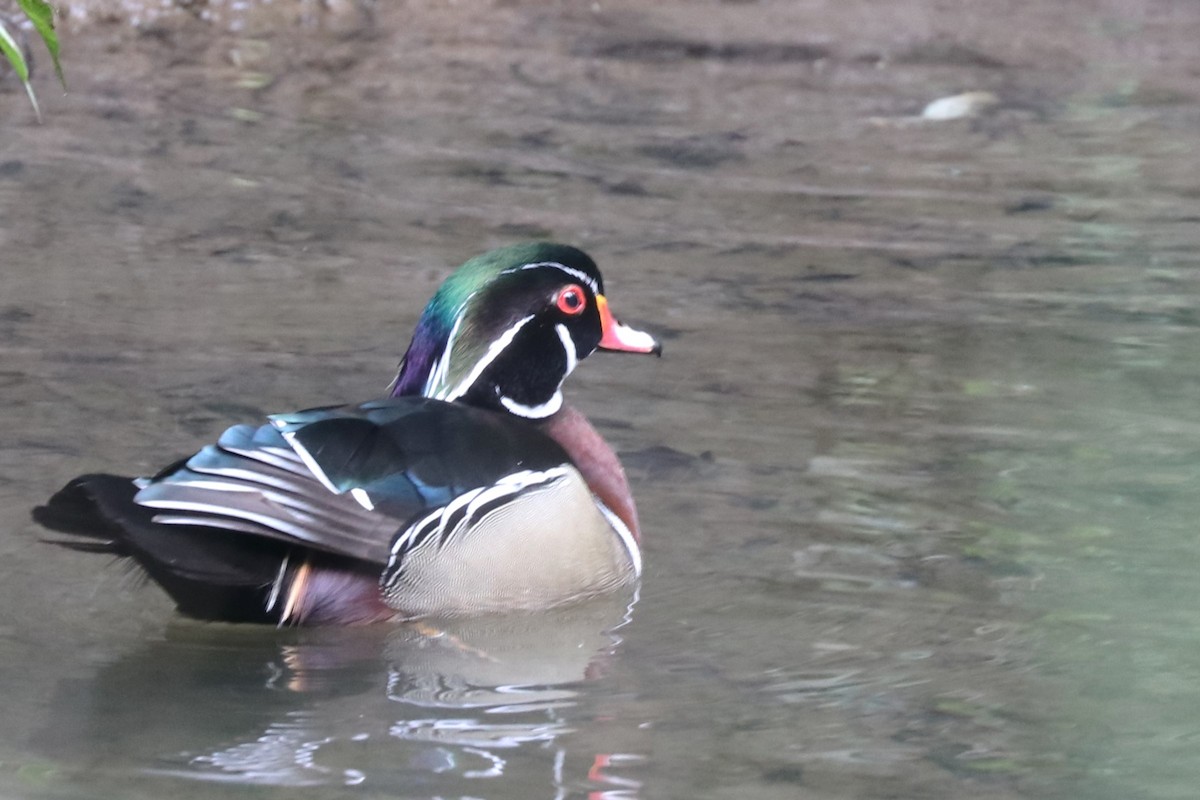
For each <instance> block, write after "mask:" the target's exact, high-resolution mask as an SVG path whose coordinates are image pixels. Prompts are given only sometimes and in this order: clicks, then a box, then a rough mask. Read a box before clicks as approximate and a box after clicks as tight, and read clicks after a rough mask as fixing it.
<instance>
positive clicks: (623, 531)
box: [592, 496, 642, 577]
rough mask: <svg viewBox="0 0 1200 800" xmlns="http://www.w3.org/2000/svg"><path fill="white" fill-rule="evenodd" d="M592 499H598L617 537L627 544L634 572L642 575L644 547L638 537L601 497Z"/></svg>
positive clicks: (626, 547) (598, 506)
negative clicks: (638, 541)
mask: <svg viewBox="0 0 1200 800" xmlns="http://www.w3.org/2000/svg"><path fill="white" fill-rule="evenodd" d="M592 499H593V500H595V501H596V507H597V508H599V509H600V513H601V514H603V515H604V518H605V519H607V520H608V524H609V525H612V528H613V530H614V531H616V532H617V537H618V538H619V539H620V540H621V544H623V545H625V550H626V551H628V553H629V560H630V561H632V562H633V574H634V575H636V576H638V577H641V575H642V549H641V548H640V547H638V543H637V539H635V538H633V533H632V532H631V531H630V530H629V527H628V526H627V525H626V524H625V523H624V522H623V521H622V520H621V518H620V517H618V516H617V515H616V513H615V512H613V510H612V509H610V508H609V507H608V506H606V505H604V503H602V502H600V498H598V497H595V496H593V497H592Z"/></svg>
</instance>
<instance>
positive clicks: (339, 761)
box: [51, 597, 637, 797]
mask: <svg viewBox="0 0 1200 800" xmlns="http://www.w3.org/2000/svg"><path fill="white" fill-rule="evenodd" d="M632 605H633V604H632V602H631V600H630V598H628V597H626V598H615V599H605V600H602V601H597V602H592V603H588V604H585V605H580V606H576V607H572V608H569V609H562V610H559V611H555V612H547V613H539V614H522V615H512V616H495V617H487V618H481V619H472V620H456V621H426V622H420V623H410V624H407V625H402V626H390V627H388V626H374V627H372V628H364V629H340V630H332V629H331V630H320V629H314V630H310V631H281V632H278V633H276V634H269V633H264V632H262V631H258V632H257V634H256V633H255V632H247V630H246V629H241V628H235V627H220V626H215V627H214V626H199V625H190V624H180V625H177V626H175V627H174V628H173V629H172V631H171V632H170V635H169V636H168V637H167V638H166V639H165V640H163V641H158V642H154V643H150V644H147V645H146V646H144V647H143V648H142V649H140V650H138V651H137V652H135V653H131V654H129V655H127V656H125V657H123V658H121V659H120V660H119V661H117V662H116V663H113V664H110V665H108V666H106V667H104V668H102V669H101V671H100V673H99V674H98V675H96V676H95V677H94V678H93V679H91V680H90V681H88V682H86V683H87V684H90V685H84V686H80V685H79V683H80V682H76V683H75V685H73V686H72V687H71V688H70V689H65V690H64V692H63V693H62V694H63V696H62V697H60V703H59V704H56V705H69V706H70V707H71V710H70V712H69V713H72V714H73V715H75V716H79V715H80V713H81V712H84V711H86V713H85V714H84V723H85V724H84V725H83V726H82V727H81V728H76V730H78V731H79V732H80V734H82V733H83V731H88V732H90V733H89V734H87V736H88V739H89V741H88V742H86V743H84V742H80V741H74V742H70V745H71V746H72V747H84V748H86V750H88V751H89V754H90V755H91V756H92V757H94V758H99V759H103V760H104V762H105V763H106V765H108V766H109V767H110V768H111V767H112V766H113V765H114V763H115V764H121V763H127V762H129V761H131V760H132V762H133V763H131V764H129V766H130V767H131V768H132V769H135V770H138V771H140V772H142V773H143V774H144V773H147V772H149V773H151V774H154V775H160V776H162V775H169V776H175V777H186V778H192V779H200V780H209V781H219V782H232V783H250V784H270V785H281V786H303V785H314V784H318V785H319V784H330V783H338V784H358V783H364V782H370V783H371V784H372V785H378V786H380V787H381V788H382V787H387V786H390V785H392V784H393V783H396V784H399V783H401V782H402V783H403V785H404V786H405V787H406V791H411V790H413V789H414V788H418V787H419V786H423V787H424V788H425V789H427V790H428V792H429V793H430V794H435V795H450V794H471V793H472V792H474V793H476V794H478V791H479V789H480V786H479V784H478V783H477V781H478V780H479V779H486V778H501V777H509V778H512V779H513V780H515V781H517V782H518V784H519V785H520V786H522V787H533V786H536V785H538V784H540V785H541V789H540V790H535V791H537V796H547V797H564V796H566V795H567V794H568V793H569V791H571V790H572V787H574V789H575V790H578V789H584V788H586V789H588V790H590V791H592V792H593V793H595V792H596V791H597V790H602V789H604V788H605V787H607V788H612V789H617V792H616V793H608V792H603V791H601V793H600V794H598V795H596V794H594V795H593V796H600V797H633V796H636V791H635V790H636V785H635V784H632V782H631V781H630V780H629V779H628V778H620V777H618V776H612V775H611V774H610V773H611V772H612V771H613V768H614V765H617V764H620V765H628V764H629V763H630V761H631V760H634V761H636V760H637V757H636V756H631V755H628V754H615V753H611V752H607V753H595V752H583V751H587V750H595V749H597V744H598V742H597V740H596V737H595V736H593V735H587V736H585V739H587V740H588V741H589V743H588V744H587V745H579V746H578V748H576V749H580V750H581V751H580V752H573V747H572V740H573V737H571V736H569V735H568V734H572V733H575V732H576V731H577V730H578V729H579V728H580V727H583V726H586V725H588V724H589V721H590V720H592V719H594V718H595V716H596V714H595V713H593V712H592V711H589V710H588V708H590V707H591V706H592V705H593V704H596V705H598V706H600V707H602V706H603V705H604V699H603V697H602V696H601V695H602V694H603V693H604V692H605V691H606V690H605V689H604V688H603V681H600V682H597V679H599V678H602V677H603V676H604V675H605V674H606V673H607V672H608V670H609V668H610V667H611V666H612V664H613V659H614V658H615V656H616V652H617V649H618V646H619V645H620V642H621V639H620V636H619V633H618V631H619V629H620V628H622V627H623V626H624V625H626V624H627V623H628V621H629V615H630V611H631V609H632ZM151 687H153V688H151ZM82 695H86V697H84V698H82V702H81V696H82ZM580 706H582V708H580ZM55 717H58V718H59V719H57V721H56V723H55V728H56V731H57V732H56V733H54V734H52V735H51V738H53V739H55V740H57V741H56V749H57V750H58V751H59V753H60V755H61V753H62V745H64V744H66V743H67V742H66V741H65V740H64V738H65V737H64V735H63V733H62V730H61V728H60V727H59V726H60V725H61V723H62V720H61V717H60V714H59V713H56V714H55ZM610 727H611V726H610ZM148 730H154V731H158V732H159V735H157V736H152V737H151V738H150V739H148V740H143V738H142V737H144V736H147V731H148ZM66 738H69V737H66ZM603 738H604V737H601V739H603ZM120 742H124V743H125V744H126V746H125V747H122V746H121V744H119V743H120ZM147 747H149V748H150V749H151V751H152V752H146V749H147ZM605 749H612V750H615V749H625V747H624V746H622V747H621V748H617V747H612V748H605ZM139 762H140V764H139ZM570 773H573V774H570ZM514 776H515V777H514ZM414 781H415V783H414ZM460 781H465V782H470V783H473V784H474V788H473V789H472V788H471V787H469V786H467V785H465V784H464V785H459V782H460ZM547 781H548V782H549V786H547ZM496 788H497V789H499V788H500V787H499V786H497V787H496ZM547 789H549V790H550V791H547ZM527 791H529V789H528V788H523V789H522V790H521V791H518V792H516V793H511V796H514V797H515V796H532V795H528V794H522V793H523V792H527ZM501 796H510V793H507V792H501Z"/></svg>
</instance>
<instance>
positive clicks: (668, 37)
mask: <svg viewBox="0 0 1200 800" xmlns="http://www.w3.org/2000/svg"><path fill="white" fill-rule="evenodd" d="M463 5H472V4H463ZM385 6H386V7H385ZM880 6H881V4H878V3H870V2H843V3H838V4H836V6H833V7H826V5H825V4H823V3H818V2H791V1H789V2H783V1H782V0H781V1H780V2H761V3H734V2H730V3H716V4H708V3H705V4H699V3H692V4H687V3H678V2H669V3H659V4H655V5H654V7H653V10H648V9H646V8H642V7H641V6H640V5H638V4H633V3H624V2H614V3H602V4H598V5H596V6H591V7H589V6H587V5H584V4H560V5H555V6H546V5H545V4H538V3H524V2H511V3H501V4H496V7H493V8H488V9H486V10H480V9H478V8H477V7H472V8H470V9H467V8H458V7H457V6H455V7H443V4H440V3H431V4H428V5H420V4H412V5H404V6H403V7H393V6H391V5H390V4H380V7H379V8H377V9H375V15H374V16H371V17H368V16H364V15H363V12H361V11H359V10H357V9H348V10H347V9H342V10H339V11H337V12H336V13H324V14H322V13H316V12H313V11H312V8H311V7H310V4H298V5H296V6H289V5H287V4H282V5H279V4H276V5H275V6H272V10H270V11H269V12H264V13H263V14H261V15H258V16H255V15H253V14H251V15H249V16H246V17H238V18H236V19H235V20H234V21H233V22H232V23H230V22H229V21H226V22H225V23H224V24H228V26H229V27H231V28H234V29H236V30H235V31H234V32H222V31H223V30H226V29H224V28H219V27H210V26H209V25H208V24H207V23H205V22H202V21H197V20H194V19H192V18H191V17H189V16H188V15H186V14H179V15H174V16H172V15H167V16H165V17H162V18H160V19H159V20H158V21H156V22H152V23H146V24H144V26H143V27H142V28H141V30H140V31H139V32H133V31H131V30H130V29H129V27H128V25H127V24H125V22H124V21H122V20H119V19H118V20H117V21H115V22H107V23H105V22H95V21H93V22H92V23H90V25H91V27H85V28H82V29H79V30H76V31H75V32H73V33H71V34H70V35H69V36H68V37H67V40H66V43H65V52H66V53H67V63H66V67H67V72H68V76H69V78H70V81H71V93H70V94H69V95H67V96H60V95H58V94H57V93H56V92H55V91H54V87H53V85H52V84H51V82H50V77H49V76H48V75H45V74H43V75H42V76H41V78H40V79H39V83H38V87H39V91H40V93H41V96H42V101H43V109H44V110H45V112H46V116H47V122H46V124H45V125H42V126H40V127H39V126H37V125H35V124H34V123H33V121H32V118H31V117H32V115H31V114H30V113H29V112H28V111H27V108H26V107H25V106H24V105H22V104H23V103H24V102H25V101H24V98H23V97H22V95H21V94H20V93H19V92H18V90H16V88H15V87H12V86H9V85H5V86H4V89H5V91H4V93H3V94H0V110H2V112H3V117H0V260H2V266H0V270H2V272H0V280H2V281H3V283H2V286H0V387H2V391H3V397H4V401H5V411H4V413H3V414H2V415H0V441H3V442H4V448H3V449H2V450H0V532H2V533H0V554H2V555H3V558H4V560H3V562H2V563H3V565H4V566H3V567H0V570H2V573H0V574H2V576H3V579H2V580H0V603H2V604H3V605H4V607H5V608H6V609H8V613H7V614H6V616H5V621H4V622H3V623H0V653H2V654H3V657H2V658H0V686H3V687H4V697H5V700H6V704H5V705H6V712H5V714H4V715H2V716H0V793H2V794H4V795H6V796H22V797H63V798H68V797H71V798H74V797H112V796H123V797H161V796H163V795H164V794H165V793H168V792H169V793H171V794H172V795H173V796H176V797H180V798H184V797H208V796H213V795H215V794H217V793H224V792H227V791H229V784H236V785H238V787H239V790H240V793H241V794H243V795H244V796H253V797H259V796H263V797H267V796H271V797H273V796H283V795H284V794H285V793H286V794H287V795H288V796H293V795H295V793H296V792H297V791H300V792H301V793H304V794H310V795H311V796H320V797H343V796H345V797H350V796H355V797H357V796H364V795H365V796H371V797H375V796H378V797H384V796H387V797H413V798H421V797H424V798H433V797H488V798H497V799H499V800H503V799H504V798H532V797H547V798H555V797H585V796H586V797H596V798H621V797H626V798H629V797H642V798H655V797H670V798H682V797H687V798H707V797H714V798H718V797H736V798H739V799H742V798H751V799H757V798H794V797H805V798H809V797H811V798H874V797H880V798H882V797H922V798H943V797H944V798H958V797H967V796H969V797H981V798H1020V797H1051V796H1053V797H1080V798H1085V797H1086V798H1107V797H1112V798H1143V797H1144V798H1173V797H1192V796H1194V794H1195V788H1194V787H1195V786H1196V785H1197V783H1198V782H1200V774H1198V773H1200V762H1197V760H1196V759H1195V758H1194V757H1193V752H1194V747H1195V743H1196V741H1197V738H1198V737H1200V691H1198V690H1197V688H1196V687H1197V686H1198V685H1200V681H1197V680H1196V678H1197V674H1196V673H1197V671H1198V667H1197V664H1200V641H1198V639H1200V637H1198V635H1197V633H1196V630H1195V628H1194V625H1193V624H1192V623H1189V620H1191V619H1192V618H1193V617H1194V609H1195V608H1196V605H1197V600H1198V599H1200V597H1198V590H1197V588H1196V582H1195V580H1194V578H1193V572H1194V567H1193V565H1194V564H1195V562H1196V560H1197V558H1198V557H1200V540H1198V539H1197V537H1196V535H1195V520H1196V519H1197V517H1198V515H1200V501H1198V500H1197V499H1196V497H1197V496H1196V493H1195V492H1194V491H1192V486H1194V485H1195V483H1196V482H1197V480H1200V411H1198V410H1197V406H1196V402H1195V396H1196V391H1195V388H1196V386H1197V384H1200V367H1198V366H1197V363H1200V361H1198V359H1197V358H1196V357H1195V356H1196V354H1197V351H1198V350H1200V345H1198V344H1197V327H1198V325H1200V316H1198V315H1197V312H1196V298H1197V295H1198V294H1200V272H1198V270H1197V268H1198V267H1200V262H1198V260H1197V255H1196V252H1197V244H1198V242H1200V225H1198V224H1197V223H1198V222H1200V207H1198V205H1197V189H1196V179H1197V177H1198V176H1200V156H1198V155H1197V154H1198V153H1200V147H1198V146H1197V145H1200V141H1198V140H1200V134H1198V133H1197V131H1200V94H1198V93H1197V90H1196V85H1195V76H1196V75H1197V74H1200V52H1198V51H1197V50H1196V48H1195V46H1194V43H1195V41H1197V39H1198V38H1200V7H1193V6H1192V5H1191V4H1182V3H1181V4H1159V3H1153V2H1145V3H1138V2H1120V1H1119V0H1110V2H1105V3H1100V4H1095V3H1084V2H1082V1H1080V2H1061V3H1055V4H1045V3H1033V2H1011V3H993V4H971V5H970V7H969V8H965V9H963V10H961V11H953V10H948V9H947V8H946V7H944V4H933V3H919V2H913V1H909V2H898V3H891V4H886V7H885V8H881V7H880ZM296 9H300V11H303V12H304V13H300V11H296ZM44 72H45V70H43V73H44ZM967 90H986V91H990V92H993V93H994V94H995V95H996V96H997V97H998V98H999V100H1000V104H999V106H997V107H995V108H993V109H991V110H990V111H989V112H988V113H986V114H984V115H983V116H981V117H978V118H974V119H967V120H959V121H952V122H940V123H923V122H919V121H916V120H914V119H913V118H912V117H913V115H916V114H918V113H919V112H920V110H921V109H922V107H923V106H924V105H925V104H926V103H928V102H929V101H931V100H934V99H936V98H938V97H942V96H946V95H950V94H954V93H957V92H961V91H967ZM545 237H549V238H554V239H559V240H563V241H568V242H572V243H575V244H578V245H581V246H583V247H584V248H585V249H587V250H588V251H589V252H591V253H592V255H594V256H595V257H596V258H597V260H598V261H599V263H600V265H601V267H602V269H604V272H605V277H606V281H607V283H608V284H609V292H608V294H609V296H610V299H611V301H612V303H613V305H614V309H615V310H616V311H617V313H618V314H620V315H621V316H622V317H623V318H624V319H626V320H628V321H630V322H636V323H638V324H644V325H645V326H646V327H649V328H651V329H653V330H656V331H658V332H659V333H661V334H662V336H663V338H664V340H665V342H666V355H665V357H664V358H663V359H662V360H661V361H658V360H653V359H637V358H621V357H617V356H597V357H595V358H594V359H590V360H589V361H588V362H586V363H584V364H583V365H582V366H581V368H580V370H579V371H578V372H577V373H576V375H575V376H574V377H573V378H572V380H571V382H570V385H569V390H570V395H571V398H572V401H573V402H575V403H576V404H577V405H579V406H580V407H581V408H582V409H583V410H584V411H585V412H587V413H589V414H590V415H591V416H592V417H593V419H594V420H595V421H596V423H597V425H598V427H599V428H600V429H601V431H602V432H603V433H604V434H605V435H606V436H607V437H608V438H609V439H610V440H611V441H612V442H613V443H614V445H615V446H616V448H617V449H618V451H619V452H620V453H621V455H622V457H623V459H624V461H625V463H626V465H627V467H628V470H629V472H630V475H631V477H632V478H633V480H634V483H635V491H636V494H637V497H638V501H639V505H640V509H641V515H642V519H643V527H644V529H645V531H646V539H647V559H648V561H647V563H648V567H647V574H646V577H645V580H644V582H643V586H642V587H641V593H640V598H639V599H638V602H637V603H636V605H635V606H634V607H633V609H632V611H629V612H628V613H627V609H626V606H625V601H626V599H625V598H619V599H618V601H617V602H614V603H613V604H611V605H601V606H599V607H589V608H584V609H577V610H575V611H573V612H570V613H566V614H558V615H552V616H547V617H533V618H514V619H508V620H492V621H488V622H486V623H478V624H473V625H468V626H466V627H465V628H463V629H461V630H449V631H441V632H440V633H441V634H444V635H441V636H437V635H435V634H433V633H431V632H428V631H426V632H421V631H412V630H409V629H404V628H398V629H392V628H375V629H371V630H358V631H327V630H313V631H274V630H264V629H258V628H248V627H233V626H220V625H200V624H196V623H193V622H189V621H186V620H181V619H179V618H178V617H176V616H175V615H174V614H173V613H172V611H171V608H170V605H169V603H168V602H167V601H166V600H165V599H164V597H163V596H162V595H161V594H160V593H159V592H158V591H157V590H156V589H155V588H153V587H152V586H146V585H142V583H141V582H140V581H139V580H138V579H137V578H136V576H133V575H130V574H129V573H128V572H127V571H126V570H124V569H123V568H122V567H120V566H118V565H114V564H111V563H109V562H107V561H106V560H105V559H104V558H99V557H95V556H88V555H85V554H79V553H73V552H67V551H62V550H59V549H55V548H52V547H50V546H48V545H44V544H41V543H39V542H38V541H37V537H38V536H39V531H38V529H37V528H36V526H34V525H33V524H32V523H31V522H29V521H28V509H29V508H30V507H31V506H33V505H35V504H37V503H38V502H41V501H42V500H44V499H45V497H46V496H48V495H49V494H50V493H51V492H52V491H53V490H54V489H56V488H57V487H58V486H59V485H60V484H61V483H62V482H63V481H65V480H66V479H68V478H70V477H71V476H73V475H75V474H79V473H82V472H86V471H89V470H98V469H107V470H113V471H125V472H128V473H130V474H133V473H146V472H148V471H151V470H154V469H155V468H157V467H158V466H160V465H161V464H163V463H165V462H166V461H168V460H169V459H172V458H174V457H176V456H178V455H181V454H183V453H186V452H188V451H190V450H192V449H194V448H196V447H198V446H199V445H201V444H203V443H205V442H206V441H208V440H210V439H211V438H212V437H214V436H215V435H217V434H218V433H219V432H220V431H221V430H222V429H223V428H224V427H225V426H226V425H228V424H231V423H233V422H243V421H252V420H254V419H256V418H258V417H259V416H260V415H261V414H263V413H267V412H270V411H275V410H284V409H291V408H298V407H304V406H311V405H318V404H322V403H332V402H339V401H348V400H358V399H365V398H369V397H371V396H374V395H375V394H377V393H379V392H380V391H382V388H383V386H385V385H386V384H387V382H388V380H389V379H390V378H391V374H392V370H393V368H394V365H395V362H396V360H397V358H398V356H399V355H400V353H401V352H402V351H403V348H404V346H405V345H406V343H407V337H408V333H409V331H410V330H411V328H412V325H413V323H414V322H415V320H416V317H417V315H418V314H419V312H420V309H421V307H422V306H423V304H424V302H425V300H426V299H427V297H428V296H429V294H430V293H431V292H432V290H433V288H434V287H435V286H436V284H437V283H438V281H440V279H441V278H442V277H443V276H444V275H445V274H446V273H447V271H448V270H449V268H451V267H452V266H454V265H456V264H458V263H460V262H461V261H462V260H463V259H465V258H466V257H468V256H470V255H473V254H475V253H477V252H479V251H481V250H484V249H487V248H489V247H492V246H497V245H501V244H505V243H509V242H512V241H515V240H520V239H528V238H545ZM614 628H615V630H614ZM298 787H316V788H310V789H307V790H304V789H301V788H298Z"/></svg>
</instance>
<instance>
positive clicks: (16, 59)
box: [0, 22, 42, 122]
mask: <svg viewBox="0 0 1200 800" xmlns="http://www.w3.org/2000/svg"><path fill="white" fill-rule="evenodd" d="M0 52H2V53H4V57H5V58H7V59H8V63H10V64H12V68H13V71H14V72H16V73H17V77H18V78H20V79H21V84H22V85H23V86H24V87H25V94H27V95H29V102H30V103H32V104H33V113H34V114H36V115H37V120H38V122H41V121H42V110H41V109H40V108H38V101H37V95H35V94H34V93H33V85H32V84H31V83H30V82H29V64H27V63H26V61H25V54H24V53H22V52H21V46H20V45H18V44H17V41H16V39H13V37H12V34H11V33H9V32H8V28H6V27H4V23H3V22H0Z"/></svg>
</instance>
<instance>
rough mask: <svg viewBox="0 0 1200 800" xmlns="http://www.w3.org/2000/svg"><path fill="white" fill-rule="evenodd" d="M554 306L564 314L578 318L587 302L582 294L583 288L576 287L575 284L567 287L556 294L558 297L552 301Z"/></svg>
mask: <svg viewBox="0 0 1200 800" xmlns="http://www.w3.org/2000/svg"><path fill="white" fill-rule="evenodd" d="M554 304H555V305H556V306H558V310H559V311H561V312H563V313H564V314H570V315H571V316H572V317H576V316H579V315H580V314H582V313H583V310H584V309H585V308H587V300H586V299H585V295H584V294H583V287H582V286H576V285H575V284H571V285H570V286H567V287H566V288H564V289H563V290H562V291H560V292H559V293H558V297H556V298H555V299H554Z"/></svg>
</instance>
